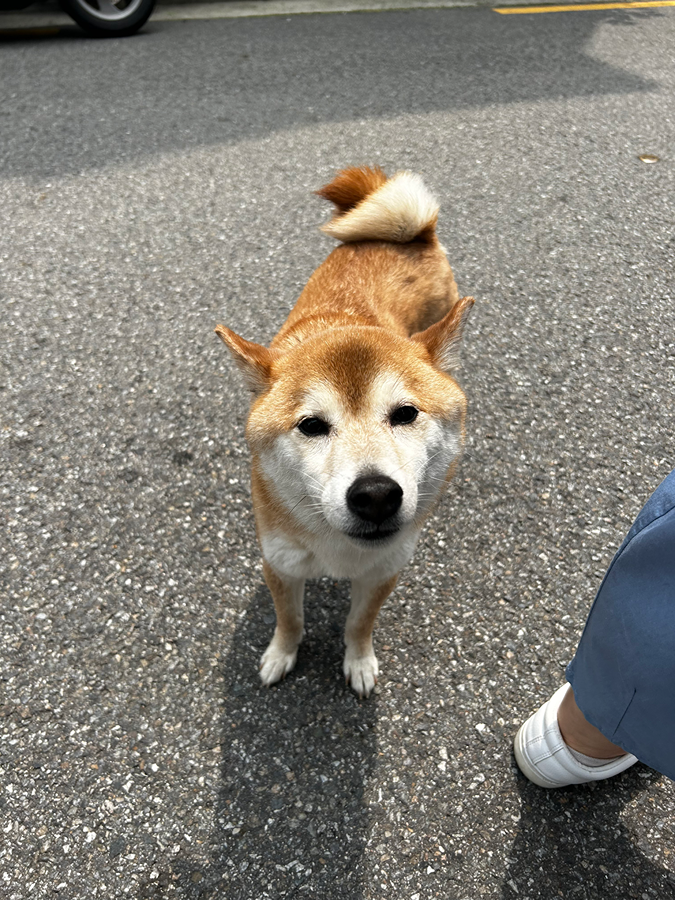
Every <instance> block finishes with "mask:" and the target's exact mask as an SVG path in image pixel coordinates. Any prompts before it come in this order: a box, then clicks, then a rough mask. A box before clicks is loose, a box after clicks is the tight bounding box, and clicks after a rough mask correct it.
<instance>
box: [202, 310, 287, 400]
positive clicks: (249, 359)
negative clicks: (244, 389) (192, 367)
mask: <svg viewBox="0 0 675 900" xmlns="http://www.w3.org/2000/svg"><path fill="white" fill-rule="evenodd" d="M216 334H217V335H218V337H219V338H220V339H221V340H222V341H223V342H224V344H225V346H226V347H227V349H228V350H229V351H230V353H231V354H232V358H233V359H234V361H235V362H236V364H237V367H238V368H239V370H240V372H241V373H242V374H243V376H244V378H245V379H246V384H247V385H248V387H249V389H250V390H251V391H253V393H254V394H260V393H261V392H262V391H264V390H266V389H267V388H268V387H269V385H270V376H271V370H272V361H273V358H274V357H273V353H272V351H271V350H268V349H267V347H263V346H262V344H254V343H253V342H252V341H246V340H244V338H242V337H239V335H238V334H235V333H234V331H230V329H229V328H226V327H225V326H224V325H216Z"/></svg>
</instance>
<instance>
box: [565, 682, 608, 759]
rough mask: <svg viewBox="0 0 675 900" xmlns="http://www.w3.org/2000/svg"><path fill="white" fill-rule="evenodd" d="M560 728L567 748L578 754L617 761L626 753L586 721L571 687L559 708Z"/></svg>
mask: <svg viewBox="0 0 675 900" xmlns="http://www.w3.org/2000/svg"><path fill="white" fill-rule="evenodd" d="M558 727H559V728H560V734H561V735H562V739H563V740H564V741H565V743H566V744H567V746H568V747H570V748H571V749H572V750H576V751H577V752H578V753H583V754H584V756H590V757H592V758H593V759H615V758H616V757H617V756H621V755H623V753H624V751H623V750H622V749H621V747H619V745H618V744H613V743H612V742H611V741H610V740H608V739H607V738H606V737H605V736H604V734H603V733H602V732H601V731H598V729H597V728H596V727H595V725H591V723H590V722H588V721H587V720H586V718H585V717H584V714H583V713H582V711H581V710H580V709H579V707H578V706H577V702H576V700H575V699H574V691H573V690H572V688H571V687H570V688H568V689H567V693H566V694H565V696H564V697H563V699H562V703H561V704H560V706H559V707H558Z"/></svg>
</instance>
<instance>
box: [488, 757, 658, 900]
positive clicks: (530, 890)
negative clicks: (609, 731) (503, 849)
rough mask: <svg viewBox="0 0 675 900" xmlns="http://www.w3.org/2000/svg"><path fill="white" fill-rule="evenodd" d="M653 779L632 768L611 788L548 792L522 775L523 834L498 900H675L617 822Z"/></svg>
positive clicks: (640, 768) (598, 786)
mask: <svg viewBox="0 0 675 900" xmlns="http://www.w3.org/2000/svg"><path fill="white" fill-rule="evenodd" d="M645 774H648V777H647V778H645V777H644V776H645ZM658 778H659V775H658V774H657V773H656V772H653V771H652V770H650V769H646V768H645V767H644V766H641V765H637V766H635V767H634V768H633V769H631V770H630V771H629V772H626V773H625V774H624V775H622V776H621V778H614V779H612V780H611V781H608V782H599V783H597V784H594V785H580V786H578V787H572V788H568V789H562V790H553V791H546V790H542V789H541V788H539V787H536V786H535V785H533V784H530V783H529V782H528V781H526V780H525V778H524V777H523V776H521V775H519V776H518V789H519V791H520V794H521V802H522V807H521V820H520V831H519V833H518V836H517V838H516V840H515V843H514V844H513V847H512V848H511V850H510V851H509V853H508V854H507V856H508V857H509V868H508V870H507V874H506V876H505V878H504V885H503V889H502V895H501V896H502V900H523V898H528V900H539V898H541V900H551V898H553V897H565V898H575V900H599V898H602V900H627V898H632V897H636V898H644V897H654V898H658V900H670V898H673V897H675V876H673V875H672V874H670V873H669V872H668V871H666V870H664V869H661V868H659V867H658V866H656V865H654V863H653V862H651V861H650V860H649V859H647V857H646V856H644V855H643V854H642V853H641V852H640V850H639V849H638V847H637V846H636V845H635V839H634V838H633V837H631V834H630V832H629V831H628V829H627V828H626V826H625V825H624V824H623V823H622V821H621V813H622V811H623V809H624V807H625V806H626V804H628V803H630V801H631V800H633V799H634V798H635V797H637V796H638V795H639V794H640V793H641V792H642V791H644V790H645V789H646V788H648V787H649V786H650V785H651V784H652V783H653V782H655V781H656V780H658Z"/></svg>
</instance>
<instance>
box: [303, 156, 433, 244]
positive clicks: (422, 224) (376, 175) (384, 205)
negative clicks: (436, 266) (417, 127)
mask: <svg viewBox="0 0 675 900" xmlns="http://www.w3.org/2000/svg"><path fill="white" fill-rule="evenodd" d="M317 194H318V195H319V196H320V197H324V198H325V199H326V200H330V201H331V202H332V203H334V204H335V206H336V207H337V210H336V213H335V216H334V218H333V219H331V221H330V222H328V223H326V224H325V225H323V226H322V227H321V230H322V231H323V232H324V233H325V234H328V235H330V236H331V237H334V238H337V240H338V241H343V242H344V243H351V242H353V241H393V242H394V243H397V244H407V243H408V242H409V241H413V240H418V241H433V240H434V239H435V233H436V222H437V220H438V203H437V202H436V199H435V198H434V197H433V196H432V195H431V194H430V193H429V191H428V190H427V188H426V187H425V186H424V182H423V181H422V179H421V178H420V177H419V175H413V174H412V173H411V172H398V173H397V174H396V175H394V176H393V177H392V178H387V176H386V175H385V174H384V172H383V171H382V169H380V167H379V166H375V167H373V168H369V167H368V166H361V167H360V168H354V169H345V170H344V171H342V172H340V173H338V175H337V177H336V178H335V179H334V180H333V181H331V183H330V184H327V185H326V186H325V187H323V188H321V190H320V191H317Z"/></svg>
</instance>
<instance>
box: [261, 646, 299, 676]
mask: <svg viewBox="0 0 675 900" xmlns="http://www.w3.org/2000/svg"><path fill="white" fill-rule="evenodd" d="M297 658H298V651H297V649H296V650H294V651H293V652H292V653H288V652H287V651H285V650H283V649H282V648H281V647H279V645H278V644H275V642H274V641H272V642H271V644H270V645H269V647H268V648H267V650H265V652H264V653H263V655H262V659H261V660H260V679H261V681H262V683H263V684H264V685H265V687H269V686H270V685H271V684H274V683H275V681H280V680H281V679H282V678H283V677H284V675H288V673H289V672H290V671H291V669H292V668H293V666H294V665H295V661H296V659H297Z"/></svg>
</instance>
